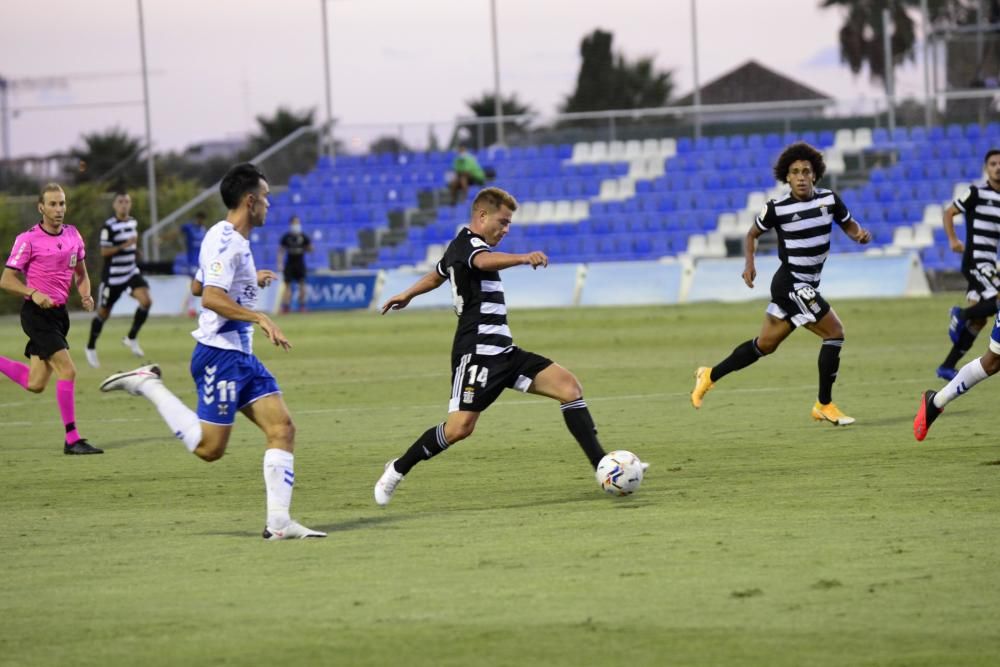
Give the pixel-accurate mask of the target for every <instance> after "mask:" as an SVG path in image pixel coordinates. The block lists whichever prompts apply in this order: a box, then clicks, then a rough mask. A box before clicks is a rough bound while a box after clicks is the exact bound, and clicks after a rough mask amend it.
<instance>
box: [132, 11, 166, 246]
mask: <svg viewBox="0 0 1000 667" xmlns="http://www.w3.org/2000/svg"><path fill="white" fill-rule="evenodd" d="M136 4H137V5H138V6H139V52H140V55H141V56H142V105H143V107H144V108H145V110H146V182H147V189H148V190H149V225H150V227H154V226H156V223H157V222H159V215H158V213H157V210H156V165H155V160H154V157H153V130H152V126H151V123H150V120H149V74H148V72H147V70H146V29H145V27H144V24H143V18H142V0H136ZM153 261H156V262H158V261H160V238H159V236H157V237H156V238H155V239H153Z"/></svg>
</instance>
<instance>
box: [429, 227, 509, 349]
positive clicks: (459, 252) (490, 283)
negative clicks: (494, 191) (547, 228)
mask: <svg viewBox="0 0 1000 667" xmlns="http://www.w3.org/2000/svg"><path fill="white" fill-rule="evenodd" d="M490 250H491V248H490V245H489V244H488V243H487V242H486V240H485V239H484V238H483V237H482V236H479V235H478V234H474V233H473V232H472V231H471V230H470V229H469V228H468V227H465V228H463V229H462V230H461V231H460V232H459V233H458V236H456V237H455V238H454V240H452V242H451V243H449V244H448V248H447V249H446V250H445V252H444V257H442V258H441V261H440V262H438V263H437V267H436V269H437V272H438V274H439V275H440V276H442V277H443V278H448V279H449V280H450V281H451V292H452V298H453V301H454V305H455V314H456V315H458V328H457V329H456V331H455V340H454V343H453V344H452V350H451V353H452V358H453V359H457V358H458V357H460V356H462V355H464V354H469V353H472V354H479V355H486V356H495V355H498V354H503V353H504V352H507V351H508V350H510V349H511V348H512V347H513V346H514V340H513V338H512V337H511V333H510V327H508V326H507V304H506V303H505V302H504V296H503V283H501V282H500V273H499V272H498V271H480V270H479V269H477V268H476V267H475V266H474V265H473V264H472V258H473V257H475V256H476V255H478V254H479V253H481V252H490Z"/></svg>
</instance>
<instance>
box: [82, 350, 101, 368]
mask: <svg viewBox="0 0 1000 667" xmlns="http://www.w3.org/2000/svg"><path fill="white" fill-rule="evenodd" d="M83 356H85V357H87V363H88V364H90V367H91V368H100V367H101V362H100V361H98V360H97V350H95V349H94V348H92V347H87V348H84V350H83Z"/></svg>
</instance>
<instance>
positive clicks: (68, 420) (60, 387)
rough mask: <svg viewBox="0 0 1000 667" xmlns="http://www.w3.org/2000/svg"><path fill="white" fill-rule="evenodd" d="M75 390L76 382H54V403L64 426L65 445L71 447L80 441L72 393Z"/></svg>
mask: <svg viewBox="0 0 1000 667" xmlns="http://www.w3.org/2000/svg"><path fill="white" fill-rule="evenodd" d="M75 390H76V380H57V381H56V403H58V404H59V415H60V416H61V417H62V420H63V424H65V425H66V444H67V445H72V444H73V443H75V442H76V441H77V440H79V439H80V434H79V433H77V432H76V405H75V403H76V401H75V400H74V398H73V393H74V391H75Z"/></svg>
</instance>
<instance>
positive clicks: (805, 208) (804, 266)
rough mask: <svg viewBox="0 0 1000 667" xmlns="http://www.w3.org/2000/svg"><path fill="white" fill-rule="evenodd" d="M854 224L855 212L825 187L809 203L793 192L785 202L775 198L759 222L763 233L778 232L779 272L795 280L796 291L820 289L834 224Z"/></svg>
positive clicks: (762, 213)
mask: <svg viewBox="0 0 1000 667" xmlns="http://www.w3.org/2000/svg"><path fill="white" fill-rule="evenodd" d="M850 221H851V212H850V211H849V210H847V207H846V206H845V205H844V202H842V201H841V200H840V197H838V196H837V194H836V193H835V192H833V191H832V190H825V189H823V188H816V189H815V190H814V191H813V196H812V199H809V200H807V201H799V200H798V199H796V198H795V197H794V196H792V194H791V192H789V193H788V194H787V195H785V197H784V198H782V199H772V200H770V201H768V202H767V203H766V204H764V208H762V209H761V211H760V214H759V215H758V216H757V219H756V223H757V228H758V229H760V230H761V231H767V230H769V229H774V230H775V232H777V234H778V258H779V259H780V260H781V268H780V269H779V270H778V273H779V274H784V277H785V278H786V279H787V278H791V283H792V288H793V289H799V288H801V287H812V288H814V289H815V288H817V287H819V279H820V274H821V273H822V272H823V264H824V263H825V262H826V258H827V256H828V255H829V254H830V234H831V232H832V231H833V223H834V222H836V223H837V224H838V225H840V226H841V227H843V226H844V225H846V224H847V223H848V222H850ZM777 275H778V274H776V278H777Z"/></svg>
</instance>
